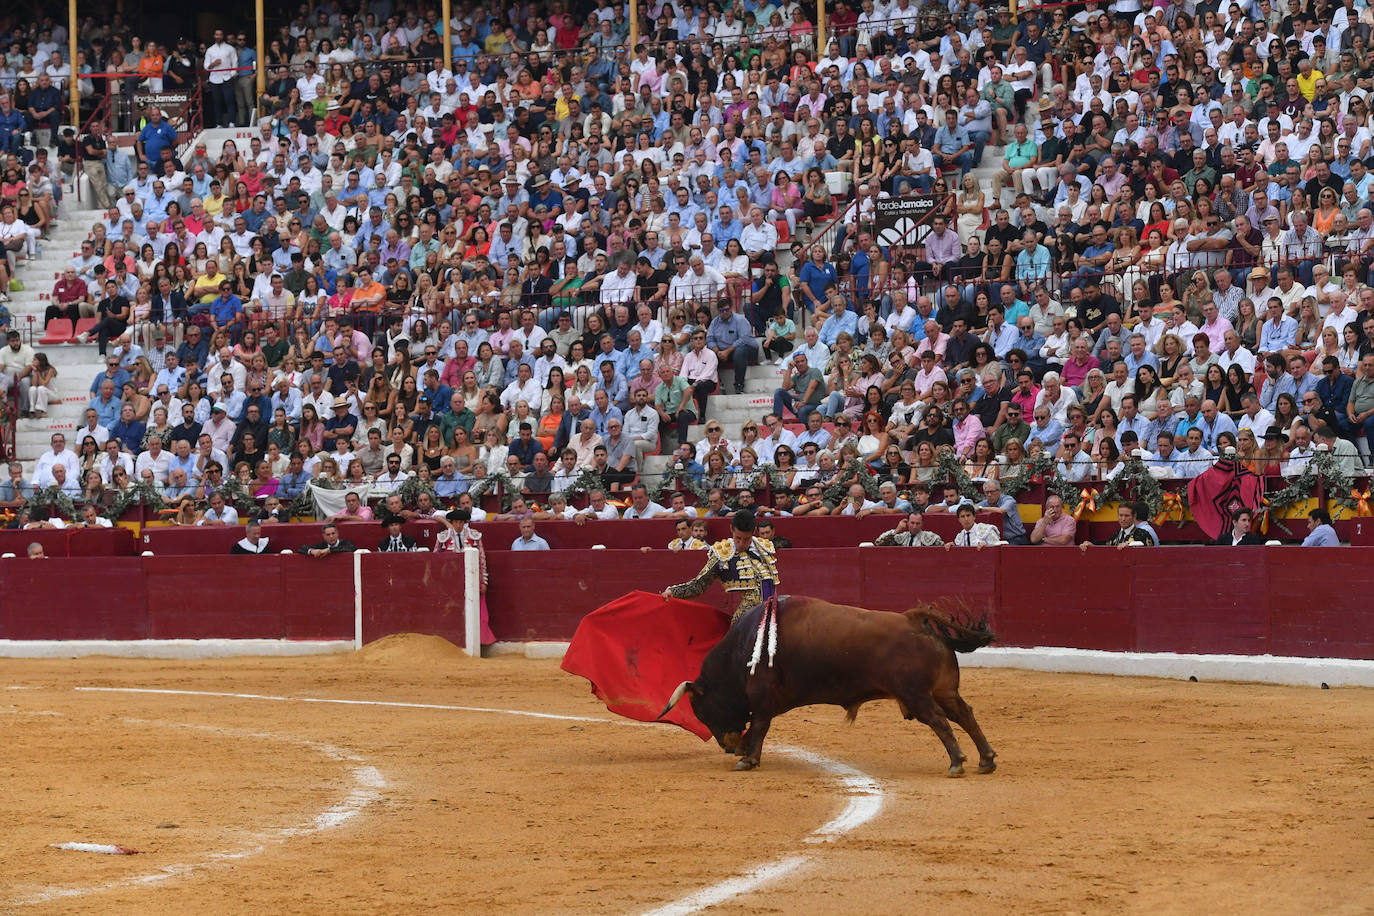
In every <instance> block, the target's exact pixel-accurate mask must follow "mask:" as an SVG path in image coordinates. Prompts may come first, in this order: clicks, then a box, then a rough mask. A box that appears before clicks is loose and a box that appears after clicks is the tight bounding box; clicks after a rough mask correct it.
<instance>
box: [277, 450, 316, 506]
mask: <svg viewBox="0 0 1374 916" xmlns="http://www.w3.org/2000/svg"><path fill="white" fill-rule="evenodd" d="M310 476H311V475H310V472H309V471H307V470H305V462H304V461H303V460H302V458H301V456H300V455H292V456H291V463H290V464H288V465H287V466H286V473H285V474H283V475H281V486H280V487H279V488H278V491H277V492H278V494H279V495H280V496H281V497H282V499H295V498H296V497H297V496H300V495H301V494H302V493H304V492H305V488H306V487H307V486H308V485H309V484H310Z"/></svg>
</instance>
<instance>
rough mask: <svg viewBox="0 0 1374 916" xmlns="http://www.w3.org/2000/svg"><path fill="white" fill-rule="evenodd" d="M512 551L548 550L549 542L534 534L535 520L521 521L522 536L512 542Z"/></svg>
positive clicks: (526, 519) (526, 518)
mask: <svg viewBox="0 0 1374 916" xmlns="http://www.w3.org/2000/svg"><path fill="white" fill-rule="evenodd" d="M510 549H511V550H548V549H549V542H548V541H546V540H544V539H543V538H541V537H540V536H539V535H537V534H535V533H534V519H533V518H531V517H529V516H526V517H525V518H522V519H520V536H519V537H518V538H516V539H515V540H514V541H512V542H511V545H510Z"/></svg>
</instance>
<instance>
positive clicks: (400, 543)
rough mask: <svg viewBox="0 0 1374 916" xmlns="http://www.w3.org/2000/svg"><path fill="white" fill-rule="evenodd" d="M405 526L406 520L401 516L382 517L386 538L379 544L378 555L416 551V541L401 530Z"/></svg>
mask: <svg viewBox="0 0 1374 916" xmlns="http://www.w3.org/2000/svg"><path fill="white" fill-rule="evenodd" d="M404 524H405V519H404V518H402V517H401V516H399V515H386V516H383V517H382V520H381V526H382V528H384V529H385V530H386V536H385V537H383V538H382V539H381V540H380V541H378V542H377V552H378V553H411V552H413V551H414V550H415V549H416V544H415V539H414V538H413V537H411V536H410V535H408V534H405V533H404V532H403V531H402V530H401V529H402V526H403V525H404Z"/></svg>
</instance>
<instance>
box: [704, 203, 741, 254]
mask: <svg viewBox="0 0 1374 916" xmlns="http://www.w3.org/2000/svg"><path fill="white" fill-rule="evenodd" d="M719 212H720V216H719V217H717V218H716V220H715V222H713V223H712V224H711V236H712V238H714V239H715V240H716V245H717V246H718V247H719V248H721V249H722V250H724V248H725V243H726V242H728V241H730V240H731V239H734V240H736V241H739V236H740V233H741V232H743V231H744V224H743V223H741V222H740V221H739V220H737V219H735V211H734V210H733V209H732V208H731V207H730V205H729V204H721V205H720V211H719Z"/></svg>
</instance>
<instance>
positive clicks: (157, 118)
mask: <svg viewBox="0 0 1374 916" xmlns="http://www.w3.org/2000/svg"><path fill="white" fill-rule="evenodd" d="M176 142H177V131H176V128H175V127H173V126H172V125H170V124H168V123H167V122H166V121H164V120H162V110H161V109H160V108H158V107H157V106H156V105H153V106H151V107H150V108H149V109H148V123H147V124H145V125H143V129H142V130H141V131H139V132H138V144H137V146H138V156H139V158H140V159H142V160H143V161H144V162H146V163H148V167H149V168H150V169H151V168H153V167H155V166H156V167H157V168H161V166H160V165H158V163H159V162H160V161H161V159H162V150H163V149H164V148H166V147H173V148H175V146H176Z"/></svg>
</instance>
